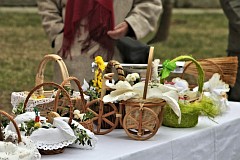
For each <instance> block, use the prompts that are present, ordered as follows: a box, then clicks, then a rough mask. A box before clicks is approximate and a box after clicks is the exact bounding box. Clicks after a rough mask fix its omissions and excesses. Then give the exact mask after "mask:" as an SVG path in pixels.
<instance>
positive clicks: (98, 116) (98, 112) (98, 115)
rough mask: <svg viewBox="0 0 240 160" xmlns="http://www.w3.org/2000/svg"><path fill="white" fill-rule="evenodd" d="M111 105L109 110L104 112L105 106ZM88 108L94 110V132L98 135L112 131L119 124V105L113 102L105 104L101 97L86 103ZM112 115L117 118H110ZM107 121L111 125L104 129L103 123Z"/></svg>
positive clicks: (90, 110)
mask: <svg viewBox="0 0 240 160" xmlns="http://www.w3.org/2000/svg"><path fill="white" fill-rule="evenodd" d="M106 106H107V107H109V108H110V109H109V112H107V113H104V107H106ZM86 110H87V111H89V112H92V113H93V114H94V116H95V117H94V118H93V124H94V128H93V133H95V134H97V135H103V134H107V133H109V132H111V131H112V130H113V129H115V128H116V126H117V124H118V118H116V115H117V107H116V106H115V105H114V104H113V103H107V104H104V102H103V101H102V100H100V99H95V100H93V101H91V102H89V103H87V104H86ZM110 116H114V117H115V118H114V119H113V118H112V119H111V120H109V118H110ZM103 122H104V123H107V124H108V125H109V126H110V127H109V128H107V129H102V124H103Z"/></svg>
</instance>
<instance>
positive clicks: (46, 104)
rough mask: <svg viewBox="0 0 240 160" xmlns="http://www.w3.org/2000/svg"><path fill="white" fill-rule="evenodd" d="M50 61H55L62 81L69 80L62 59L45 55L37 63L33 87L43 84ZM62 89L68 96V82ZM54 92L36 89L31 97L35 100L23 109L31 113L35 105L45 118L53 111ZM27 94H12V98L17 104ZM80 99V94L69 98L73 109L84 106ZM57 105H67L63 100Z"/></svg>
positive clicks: (53, 55)
mask: <svg viewBox="0 0 240 160" xmlns="http://www.w3.org/2000/svg"><path fill="white" fill-rule="evenodd" d="M50 61H55V62H56V63H57V64H58V66H59V68H60V71H61V74H62V79H63V80H66V79H68V78H69V74H68V70H67V67H66V65H65V63H64V62H63V59H62V58H61V57H60V56H58V55H56V54H48V55H45V56H44V58H43V59H42V60H41V62H40V63H39V66H38V69H37V74H36V78H35V86H38V85H39V84H42V83H44V71H45V68H46V65H47V63H48V62H50ZM64 88H65V89H66V90H68V92H69V94H70V93H71V84H70V82H69V81H67V83H65V85H64ZM54 92H56V89H54V88H52V89H48V88H45V89H43V87H41V88H38V89H37V90H36V91H35V92H34V93H32V96H33V97H35V98H31V99H30V100H29V102H30V103H29V105H28V106H26V108H25V109H26V110H27V111H33V107H32V106H33V105H32V104H37V105H38V106H39V108H40V109H42V111H41V114H42V115H43V116H46V115H47V112H50V111H53V109H54V97H53V95H54ZM28 93H29V92H25V93H24V92H13V93H12V98H13V99H20V100H18V101H19V102H18V103H21V101H22V100H23V101H24V100H25V98H26V94H28ZM36 97H41V98H36ZM43 97H44V98H43ZM82 98H83V95H82V93H81V92H80V96H79V97H75V98H71V101H72V103H73V105H74V106H73V107H74V108H76V109H79V110H81V108H82V106H83V105H84V104H82V100H81V99H82ZM43 99H44V100H43ZM58 103H59V104H58V105H59V106H60V105H61V106H66V105H68V104H67V103H68V101H66V100H65V99H64V98H62V99H59V100H58ZM14 108H16V106H14Z"/></svg>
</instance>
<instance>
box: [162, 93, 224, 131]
mask: <svg viewBox="0 0 240 160" xmlns="http://www.w3.org/2000/svg"><path fill="white" fill-rule="evenodd" d="M179 107H180V109H181V114H182V119H181V123H180V124H178V117H177V115H176V114H175V113H174V112H173V111H172V109H171V108H170V107H169V106H166V107H165V108H164V116H163V125H164V126H168V127H175V128H190V127H194V126H196V125H197V123H198V116H199V115H203V116H207V117H209V118H214V117H216V116H217V115H219V113H220V110H219V108H218V107H217V106H216V105H215V104H214V103H213V100H212V99H211V98H209V97H206V96H203V98H202V99H201V101H195V102H193V103H182V102H179Z"/></svg>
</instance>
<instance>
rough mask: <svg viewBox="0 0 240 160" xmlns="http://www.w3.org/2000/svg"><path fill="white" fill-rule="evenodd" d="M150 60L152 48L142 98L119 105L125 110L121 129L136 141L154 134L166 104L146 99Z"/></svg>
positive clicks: (160, 100) (151, 53) (158, 100)
mask: <svg viewBox="0 0 240 160" xmlns="http://www.w3.org/2000/svg"><path fill="white" fill-rule="evenodd" d="M152 60H153V47H151V48H150V52H149V58H148V67H147V73H146V79H145V86H144V92H143V97H142V98H140V99H129V100H127V101H123V102H122V103H121V105H123V106H125V110H126V115H125V116H124V120H123V128H124V130H125V132H126V133H127V135H128V136H129V137H131V138H133V139H136V140H146V139H149V138H151V137H152V136H154V135H155V134H156V132H157V131H158V128H159V127H160V126H161V123H162V118H163V107H164V106H165V104H166V102H165V101H164V100H163V99H146V97H147V89H148V84H149V81H150V77H151V65H152Z"/></svg>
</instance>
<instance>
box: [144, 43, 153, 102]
mask: <svg viewBox="0 0 240 160" xmlns="http://www.w3.org/2000/svg"><path fill="white" fill-rule="evenodd" d="M153 54H154V47H150V49H149V55H148V66H147V73H146V79H145V85H144V91H143V99H146V97H147V89H148V83H149V81H150V77H151V71H152V61H153Z"/></svg>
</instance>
